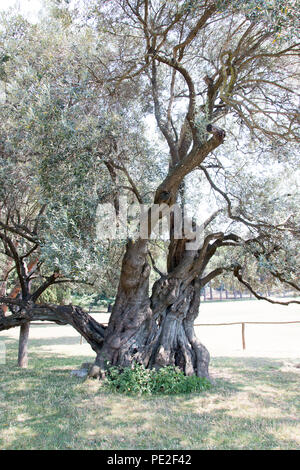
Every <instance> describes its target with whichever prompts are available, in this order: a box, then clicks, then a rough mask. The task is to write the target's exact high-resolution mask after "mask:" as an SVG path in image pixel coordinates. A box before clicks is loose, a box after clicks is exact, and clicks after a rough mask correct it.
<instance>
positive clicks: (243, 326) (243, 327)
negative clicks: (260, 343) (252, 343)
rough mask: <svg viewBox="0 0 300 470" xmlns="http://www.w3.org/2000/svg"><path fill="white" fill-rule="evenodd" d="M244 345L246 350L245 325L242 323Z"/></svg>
mask: <svg viewBox="0 0 300 470" xmlns="http://www.w3.org/2000/svg"><path fill="white" fill-rule="evenodd" d="M242 343H243V349H246V341H245V323H242Z"/></svg>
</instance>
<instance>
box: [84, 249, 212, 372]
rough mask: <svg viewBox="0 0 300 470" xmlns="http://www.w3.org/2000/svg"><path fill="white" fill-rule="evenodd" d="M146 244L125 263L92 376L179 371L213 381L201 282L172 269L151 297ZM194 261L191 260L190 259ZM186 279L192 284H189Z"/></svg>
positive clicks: (157, 284) (128, 253) (162, 278)
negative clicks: (198, 323) (122, 369)
mask: <svg viewBox="0 0 300 470" xmlns="http://www.w3.org/2000/svg"><path fill="white" fill-rule="evenodd" d="M147 253H148V242H147V241H146V240H138V241H137V242H135V243H134V242H132V241H130V242H129V243H128V245H127V250H126V254H125V256H124V259H123V265H122V271H121V278H120V284H119V289H118V294H117V298H116V302H115V305H114V307H113V311H112V314H111V317H110V321H109V325H108V328H107V331H106V334H105V338H104V342H103V347H102V348H101V350H100V351H99V353H98V354H97V358H96V362H95V367H93V368H92V370H91V375H92V376H99V375H100V376H102V375H103V374H104V373H105V368H106V365H107V364H109V365H118V366H128V365H130V364H132V363H134V362H138V363H142V364H144V365H145V366H146V367H150V368H159V367H163V366H167V365H174V366H179V367H180V368H181V369H182V370H183V371H184V372H185V374H186V375H193V374H196V375H197V376H199V377H209V373H208V364H209V353H208V351H207V350H206V348H205V347H204V346H203V345H202V344H201V343H200V341H199V340H198V339H197V337H196V335H195V332H194V326H193V323H194V320H195V318H196V317H197V315H198V310H199V304H200V290H201V282H200V280H199V279H196V278H195V276H191V278H190V279H188V276H186V275H185V274H187V272H186V270H188V269H189V268H190V265H189V264H188V263H186V261H185V263H184V266H185V270H184V273H183V272H182V271H180V270H179V269H174V270H173V271H172V272H173V273H174V277H173V275H172V273H170V274H169V275H166V276H162V277H161V278H160V279H159V280H157V281H156V282H155V284H154V286H153V290H152V295H151V296H149V275H150V266H149V264H148V262H147ZM192 258H193V257H192ZM186 279H188V280H186Z"/></svg>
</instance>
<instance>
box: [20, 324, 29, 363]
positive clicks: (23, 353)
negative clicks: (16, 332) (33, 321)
mask: <svg viewBox="0 0 300 470" xmlns="http://www.w3.org/2000/svg"><path fill="white" fill-rule="evenodd" d="M29 330H30V322H26V323H24V324H23V325H21V326H20V336H19V353H18V366H19V367H21V368H23V369H26V368H27V366H28V338H29Z"/></svg>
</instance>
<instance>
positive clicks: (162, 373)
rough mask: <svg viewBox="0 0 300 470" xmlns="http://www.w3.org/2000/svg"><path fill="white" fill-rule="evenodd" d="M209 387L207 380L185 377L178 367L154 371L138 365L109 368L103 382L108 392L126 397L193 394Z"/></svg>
mask: <svg viewBox="0 0 300 470" xmlns="http://www.w3.org/2000/svg"><path fill="white" fill-rule="evenodd" d="M210 386H211V385H210V382H209V381H208V380H207V379H204V378H200V377H196V376H195V375H193V376H189V377H188V376H185V375H184V373H183V372H182V371H181V370H180V369H179V368H178V367H173V366H167V367H162V368H160V369H158V370H155V369H146V368H145V367H144V366H143V365H140V364H134V365H133V367H126V368H124V369H119V368H117V367H111V368H110V369H109V370H108V373H107V377H106V381H105V387H106V388H107V389H108V390H110V391H113V392H119V393H125V394H127V395H154V394H161V393H163V394H165V395H174V394H183V393H193V392H202V391H203V390H207V389H209V388H210Z"/></svg>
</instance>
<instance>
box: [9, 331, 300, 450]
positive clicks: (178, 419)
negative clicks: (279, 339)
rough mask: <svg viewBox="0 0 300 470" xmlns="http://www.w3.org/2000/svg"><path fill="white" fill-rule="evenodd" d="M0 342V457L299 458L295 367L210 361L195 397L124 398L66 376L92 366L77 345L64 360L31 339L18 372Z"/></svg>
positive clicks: (299, 372)
mask: <svg viewBox="0 0 300 470" xmlns="http://www.w3.org/2000/svg"><path fill="white" fill-rule="evenodd" d="M3 333H4V334H5V332H3ZM3 333H2V335H1V338H2V339H5V340H6V347H7V360H6V364H5V365H0V449H300V397H299V389H300V369H299V368H296V367H295V365H296V364H298V363H299V362H300V359H295V358H293V359H290V360H284V359H278V358H277V359H270V358H255V357H243V358H242V357H231V358H229V357H217V358H215V359H212V367H211V372H212V375H213V376H214V378H215V382H216V383H215V386H214V387H213V388H212V389H211V390H210V391H206V392H204V393H202V394H201V395H197V394H193V395H186V396H177V397H167V396H166V397H162V396H159V397H158V396H157V397H150V398H143V397H126V396H121V395H109V394H108V393H105V392H104V391H103V390H102V388H101V385H100V383H99V382H97V381H90V380H88V381H85V382H82V380H80V379H77V378H75V377H71V376H70V371H71V370H72V369H76V368H78V367H79V366H80V364H81V362H84V361H87V360H91V359H92V358H93V356H89V355H86V354H85V353H84V355H82V356H79V355H78V346H77V345H76V348H77V349H76V352H75V349H74V355H73V356H71V355H68V354H61V353H58V352H54V351H52V350H51V351H48V352H46V351H45V349H43V346H45V339H44V340H43V341H41V340H38V339H34V340H32V341H31V345H30V366H29V368H28V369H27V370H20V369H18V368H17V367H16V366H15V363H16V355H17V342H16V340H15V339H14V338H11V337H9V336H7V337H6V336H4V334H3ZM69 340H70V338H69ZM51 341H52V342H53V338H49V344H50V343H51ZM76 341H77V342H78V338H77V340H76ZM65 342H68V338H65ZM71 342H72V341H71ZM58 343H59V345H63V344H64V340H63V337H62V338H59V339H58Z"/></svg>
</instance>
